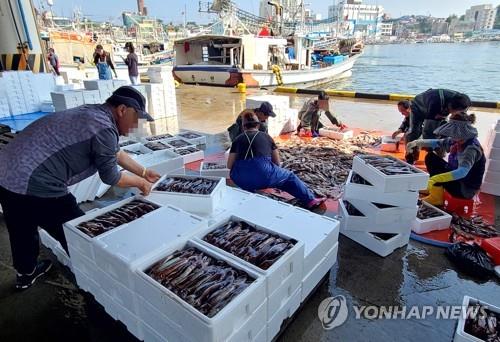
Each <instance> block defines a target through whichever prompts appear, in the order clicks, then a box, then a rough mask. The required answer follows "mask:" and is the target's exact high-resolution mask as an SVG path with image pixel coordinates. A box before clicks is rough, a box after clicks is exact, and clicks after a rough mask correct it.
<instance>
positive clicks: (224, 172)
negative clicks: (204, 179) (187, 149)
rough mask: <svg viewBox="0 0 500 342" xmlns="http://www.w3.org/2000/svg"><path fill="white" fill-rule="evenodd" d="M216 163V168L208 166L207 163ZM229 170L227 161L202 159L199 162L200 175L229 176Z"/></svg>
mask: <svg viewBox="0 0 500 342" xmlns="http://www.w3.org/2000/svg"><path fill="white" fill-rule="evenodd" d="M209 164H216V165H217V167H216V168H212V169H210V168H208V167H207V165H209ZM229 172H230V170H229V169H228V168H227V163H226V161H225V160H216V161H210V162H209V161H202V162H201V163H200V176H213V177H223V178H229Z"/></svg>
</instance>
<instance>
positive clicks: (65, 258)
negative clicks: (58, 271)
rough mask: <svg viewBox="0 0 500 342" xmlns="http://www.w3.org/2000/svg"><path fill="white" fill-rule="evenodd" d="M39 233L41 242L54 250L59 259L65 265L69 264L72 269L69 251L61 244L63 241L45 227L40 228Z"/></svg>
mask: <svg viewBox="0 0 500 342" xmlns="http://www.w3.org/2000/svg"><path fill="white" fill-rule="evenodd" d="M38 235H40V242H41V243H42V244H43V245H44V246H45V247H47V248H48V249H50V250H51V251H52V253H53V254H54V255H55V256H56V258H57V260H58V261H59V262H60V263H61V264H63V265H64V266H68V267H69V268H70V269H71V260H70V258H69V255H68V253H66V251H65V250H64V248H63V247H62V246H61V243H60V242H59V241H57V240H56V239H54V238H53V237H52V236H51V235H50V234H49V233H47V232H46V231H45V230H43V229H39V230H38Z"/></svg>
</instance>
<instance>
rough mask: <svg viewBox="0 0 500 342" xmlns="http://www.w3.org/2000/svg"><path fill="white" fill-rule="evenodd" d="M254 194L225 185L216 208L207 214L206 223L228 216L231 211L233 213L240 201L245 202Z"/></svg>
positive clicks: (239, 205)
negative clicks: (224, 190) (220, 201)
mask: <svg viewBox="0 0 500 342" xmlns="http://www.w3.org/2000/svg"><path fill="white" fill-rule="evenodd" d="M254 196H256V195H255V194H254V193H251V192H248V191H245V190H242V189H239V188H235V187H231V186H227V187H226V193H225V194H224V196H223V197H222V203H221V205H220V206H219V207H218V208H215V210H214V212H213V213H212V214H211V215H208V217H207V218H208V223H209V224H210V225H211V224H213V223H215V222H218V221H220V220H222V219H223V218H225V217H228V216H230V215H231V213H234V210H235V208H237V207H239V208H241V204H242V203H245V202H247V201H248V200H250V199H251V198H252V197H254Z"/></svg>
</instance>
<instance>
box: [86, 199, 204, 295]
mask: <svg viewBox="0 0 500 342" xmlns="http://www.w3.org/2000/svg"><path fill="white" fill-rule="evenodd" d="M207 226H208V224H207V221H206V220H204V219H202V218H200V217H197V216H194V215H192V214H190V213H188V212H186V211H184V210H180V209H178V208H176V207H173V206H164V207H162V208H160V209H157V210H155V211H153V212H152V213H150V214H147V215H145V216H143V219H142V220H136V221H133V222H131V223H129V224H128V225H127V226H126V227H123V228H122V229H118V230H116V231H112V232H110V234H107V235H106V236H104V237H102V238H100V239H99V240H97V241H95V244H94V253H95V256H96V259H95V260H96V264H97V266H99V267H100V268H101V269H102V270H103V271H104V272H105V273H107V274H108V275H110V276H112V277H113V278H115V279H116V280H118V281H120V282H121V283H122V284H123V285H125V286H127V287H128V288H129V289H132V288H133V279H132V273H131V272H133V271H134V270H135V269H136V267H137V265H138V264H140V263H141V261H142V260H143V259H144V258H146V257H147V256H148V255H150V254H151V253H154V252H155V251H158V250H160V249H164V248H166V247H168V246H170V245H171V244H172V243H173V242H175V241H180V240H183V241H187V240H188V239H189V238H190V237H191V236H193V235H194V234H196V232H198V231H202V230H204V229H206V227H207Z"/></svg>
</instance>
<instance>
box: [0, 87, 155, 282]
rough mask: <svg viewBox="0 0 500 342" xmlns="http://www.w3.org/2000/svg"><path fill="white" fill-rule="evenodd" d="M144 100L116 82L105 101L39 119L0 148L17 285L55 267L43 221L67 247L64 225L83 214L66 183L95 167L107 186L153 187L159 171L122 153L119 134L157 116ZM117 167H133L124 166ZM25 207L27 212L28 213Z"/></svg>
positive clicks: (0, 181) (1, 192)
mask: <svg viewBox="0 0 500 342" xmlns="http://www.w3.org/2000/svg"><path fill="white" fill-rule="evenodd" d="M145 104H146V99H145V98H144V96H142V94H141V93H140V92H139V91H137V90H136V89H134V88H133V87H129V86H125V87H121V88H118V89H117V90H116V91H115V92H114V93H113V94H112V96H111V97H109V98H108V99H107V100H106V103H104V104H92V105H83V106H79V107H76V108H71V109H68V110H65V111H62V112H57V113H54V114H51V115H47V116H44V117H43V118H41V119H38V120H36V121H35V122H33V123H32V124H30V125H29V126H28V127H26V128H25V129H24V130H22V131H21V132H20V133H19V134H17V135H16V138H15V139H13V140H12V142H10V143H9V144H8V145H7V146H6V147H4V148H3V149H2V150H1V151H0V175H2V177H0V204H1V206H2V209H3V216H4V219H5V223H6V225H7V230H8V232H9V239H10V247H11V252H12V261H13V264H14V268H15V270H16V272H17V281H16V288H17V289H21V290H22V289H27V288H28V287H30V286H31V285H32V284H33V283H34V282H35V281H36V280H37V279H38V278H39V277H40V276H42V275H43V274H45V273H46V272H47V271H48V270H49V269H50V267H51V265H52V264H51V262H50V260H40V261H38V254H39V240H38V227H41V228H43V229H44V230H45V231H47V232H48V233H49V234H50V235H52V236H53V237H54V238H55V239H56V240H58V241H59V242H60V243H61V245H62V246H63V247H64V249H65V250H66V252H67V251H68V247H67V243H66V239H65V236H64V232H63V223H64V222H67V221H70V220H72V219H74V218H77V217H79V216H82V215H83V214H84V212H83V211H82V210H81V209H80V208H79V207H78V205H77V203H76V200H75V197H74V196H73V195H72V194H71V193H69V191H68V187H69V186H70V185H73V184H76V183H78V182H80V181H82V180H83V179H86V178H88V177H90V176H92V175H94V174H95V173H96V172H98V173H99V177H100V178H101V180H102V181H103V182H104V183H106V184H108V185H116V186H119V187H136V188H138V189H139V190H140V191H141V193H142V194H144V195H147V194H149V192H150V191H151V187H152V185H153V184H152V183H154V182H156V181H157V180H158V179H159V178H160V175H159V174H158V173H156V172H155V171H153V170H149V169H146V168H145V167H143V166H141V165H140V164H138V163H137V162H136V161H134V160H133V159H132V158H131V157H129V156H128V154H127V153H124V152H122V151H120V148H119V145H118V138H119V136H120V135H127V134H128V133H129V132H130V131H131V130H132V129H134V128H137V126H138V120H139V119H146V120H149V121H152V120H153V119H152V118H151V116H150V115H149V114H148V113H146V111H145ZM118 165H120V166H121V167H122V168H123V169H125V170H127V171H129V172H120V171H119V170H118ZM27 210H28V211H29V212H28V214H27Z"/></svg>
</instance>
